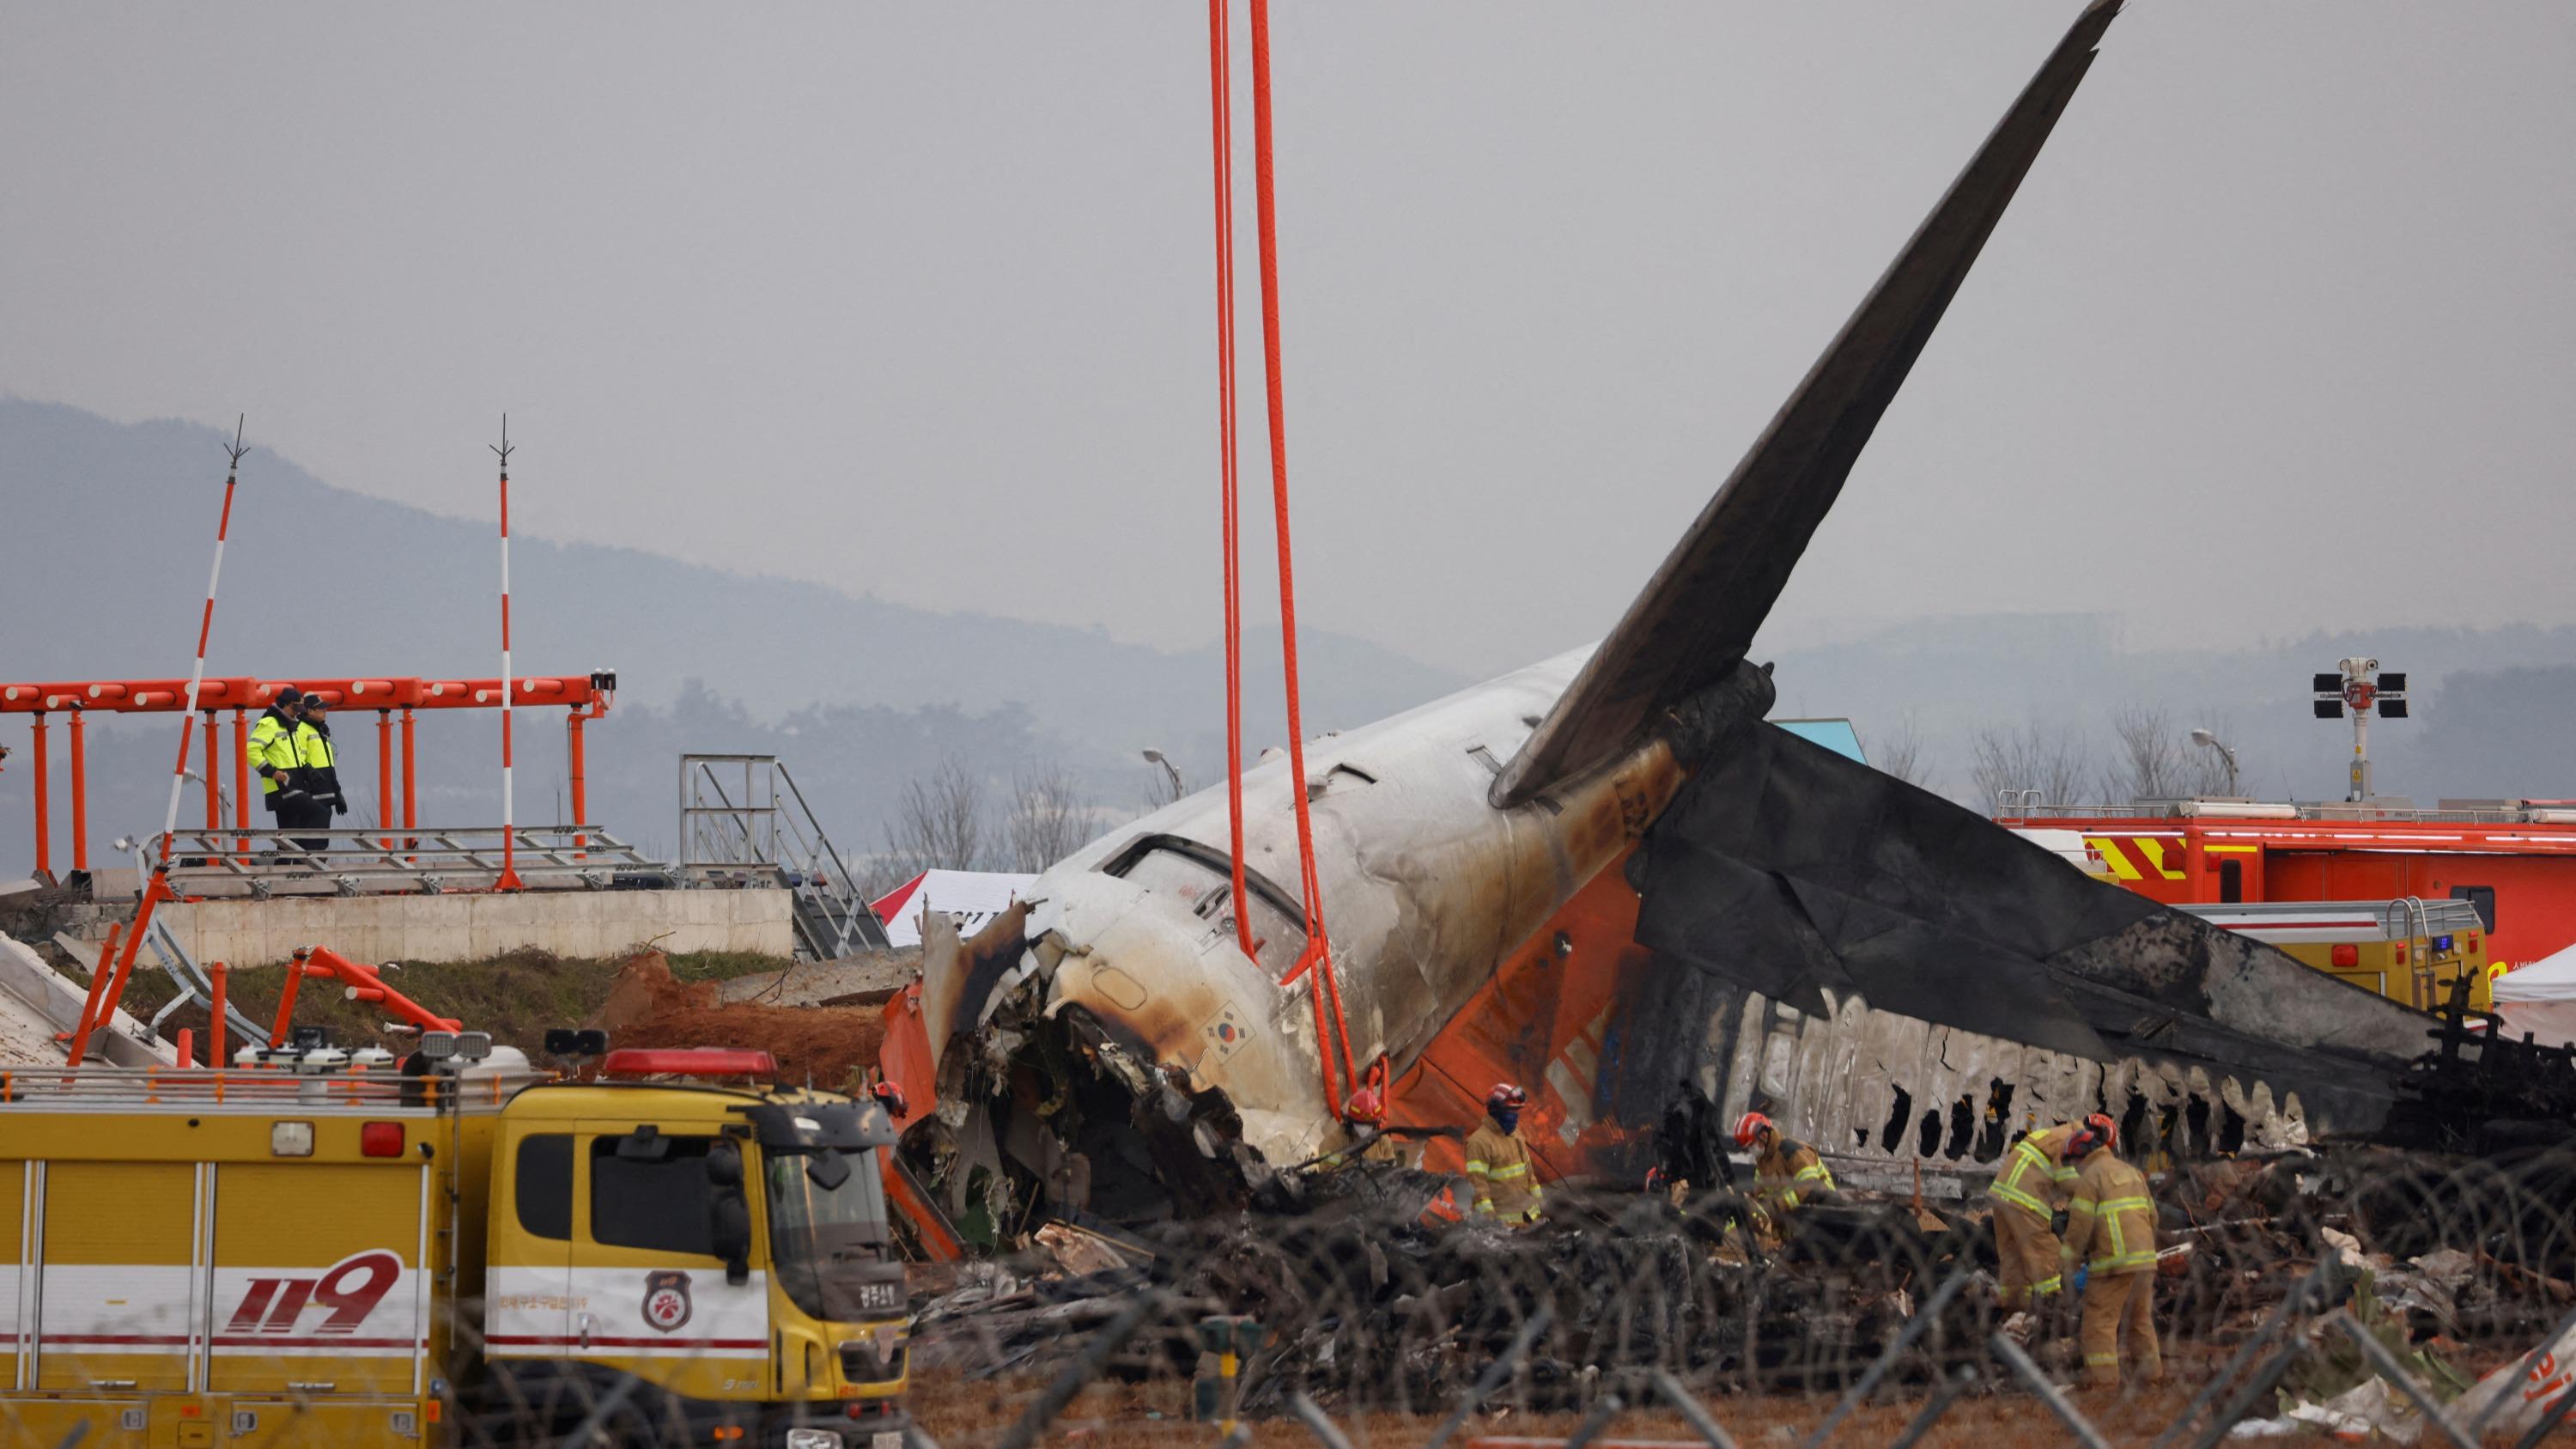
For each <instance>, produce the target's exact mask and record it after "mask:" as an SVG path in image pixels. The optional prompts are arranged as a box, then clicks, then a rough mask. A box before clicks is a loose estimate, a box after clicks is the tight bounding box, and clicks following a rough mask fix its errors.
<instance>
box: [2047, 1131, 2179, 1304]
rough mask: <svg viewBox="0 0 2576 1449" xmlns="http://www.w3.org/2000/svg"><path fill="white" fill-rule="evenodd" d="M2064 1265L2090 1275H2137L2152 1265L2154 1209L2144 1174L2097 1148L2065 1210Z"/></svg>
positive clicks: (2083, 1167)
mask: <svg viewBox="0 0 2576 1449" xmlns="http://www.w3.org/2000/svg"><path fill="white" fill-rule="evenodd" d="M2061 1254H2062V1257H2063V1259H2064V1261H2066V1262H2069V1263H2078V1262H2080V1263H2082V1264H2084V1266H2085V1268H2086V1269H2087V1270H2088V1271H2090V1272H2093V1273H2140V1272H2144V1271H2146V1270H2147V1269H2149V1268H2152V1267H2154V1266H2155V1265H2156V1205H2155V1202H2154V1201H2153V1200H2152V1199H2150V1198H2149V1197H2148V1196H2147V1178H2146V1174H2144V1173H2142V1172H2140V1171H2138V1170H2137V1169H2136V1168H2134V1167H2131V1166H2130V1165H2129V1164H2127V1163H2125V1162H2122V1161H2121V1160H2120V1159H2119V1158H2117V1157H2114V1156H2112V1155H2111V1149H2109V1148H2107V1147H2099V1148H2095V1149H2094V1151H2093V1155H2092V1156H2090V1157H2087V1158H2085V1159H2084V1165H2083V1166H2082V1167H2081V1168H2080V1169H2078V1171H2077V1173H2076V1177H2075V1196H2074V1197H2073V1198H2072V1199H2070V1200H2069V1201H2068V1202H2067V1204H2066V1246H2065V1247H2064V1248H2063V1249H2062V1250H2061Z"/></svg>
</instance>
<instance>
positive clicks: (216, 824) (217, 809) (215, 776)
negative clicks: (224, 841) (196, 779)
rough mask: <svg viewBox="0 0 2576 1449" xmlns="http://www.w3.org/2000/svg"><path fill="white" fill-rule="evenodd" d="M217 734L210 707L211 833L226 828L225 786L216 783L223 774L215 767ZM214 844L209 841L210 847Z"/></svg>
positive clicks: (208, 822) (208, 804) (208, 779)
mask: <svg viewBox="0 0 2576 1449" xmlns="http://www.w3.org/2000/svg"><path fill="white" fill-rule="evenodd" d="M215 734H216V730H215V712H214V711H213V710H211V709H210V710H207V711H206V832H207V833H208V834H210V835H211V834H213V833H214V832H215V831H218V830H221V829H223V828H224V795H223V787H222V786H221V785H219V784H217V783H216V782H217V781H219V780H221V779H223V775H222V774H221V773H219V772H218V771H217V769H216V767H215ZM213 844H214V842H213V841H208V842H207V845H208V846H209V847H210V848H211V847H212V846H213Z"/></svg>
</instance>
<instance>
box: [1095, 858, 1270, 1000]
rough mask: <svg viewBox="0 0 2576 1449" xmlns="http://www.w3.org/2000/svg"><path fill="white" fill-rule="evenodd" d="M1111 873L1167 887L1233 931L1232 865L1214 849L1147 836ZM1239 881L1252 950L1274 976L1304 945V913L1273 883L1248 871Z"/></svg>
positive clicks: (1111, 867)
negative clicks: (1248, 908)
mask: <svg viewBox="0 0 2576 1449" xmlns="http://www.w3.org/2000/svg"><path fill="white" fill-rule="evenodd" d="M1108 869H1109V873H1110V874H1111V875H1115V876H1120V877H1123V878H1125V879H1127V880H1131V881H1134V882H1135V883H1136V884H1138V885H1141V886H1143V887H1144V888H1145V889H1147V890H1149V891H1156V892H1166V891H1168V892H1170V893H1171V894H1173V895H1176V896H1178V897H1180V899H1181V900H1182V902H1183V903H1185V904H1186V905H1188V907H1189V908H1190V911H1191V913H1192V914H1194V915H1196V916H1197V917H1198V918H1199V919H1201V920H1203V921H1206V922H1207V923H1208V924H1209V925H1211V926H1213V927H1217V928H1219V929H1222V930H1224V931H1225V932H1226V933H1227V934H1229V935H1231V934H1232V933H1233V929H1234V928H1233V926H1232V925H1231V924H1230V923H1231V920H1232V915H1233V897H1234V881H1233V866H1232V864H1231V863H1230V862H1229V861H1227V860H1226V858H1225V857H1224V856H1223V855H1222V854H1221V853H1219V852H1216V851H1213V850H1210V849H1208V848H1207V847H1205V846H1203V845H1199V844H1198V843H1197V842H1195V841H1183V840H1180V839H1179V838H1178V837H1173V836H1152V837H1148V838H1147V839H1146V840H1145V841H1143V842H1141V843H1140V846H1139V848H1138V849H1135V850H1132V851H1130V852H1128V853H1127V854H1126V855H1125V856H1122V857H1121V858H1119V859H1118V860H1115V861H1112V862H1111V863H1110V865H1109V867H1108ZM1244 887H1245V890H1246V892H1247V893H1248V894H1249V895H1250V897H1251V903H1252V916H1251V920H1252V942H1253V954H1254V957H1255V958H1256V959H1258V960H1259V961H1260V962H1261V965H1262V967H1263V969H1265V970H1267V971H1268V972H1269V973H1270V974H1271V976H1272V977H1273V978H1274V979H1276V978H1278V977H1281V976H1285V975H1287V974H1288V972H1289V970H1290V969H1291V968H1293V967H1295V966H1296V964H1297V958H1298V956H1299V955H1301V954H1303V953H1304V951H1305V949H1306V926H1305V913H1304V912H1302V911H1298V910H1296V909H1294V908H1292V907H1290V906H1289V905H1288V904H1286V902H1285V899H1284V898H1283V897H1278V896H1275V895H1274V891H1275V889H1276V888H1275V887H1272V886H1271V885H1270V884H1269V882H1267V881H1265V880H1262V879H1260V878H1259V877H1257V876H1255V875H1254V874H1252V873H1251V872H1248V871H1247V872H1246V873H1245V875H1244Z"/></svg>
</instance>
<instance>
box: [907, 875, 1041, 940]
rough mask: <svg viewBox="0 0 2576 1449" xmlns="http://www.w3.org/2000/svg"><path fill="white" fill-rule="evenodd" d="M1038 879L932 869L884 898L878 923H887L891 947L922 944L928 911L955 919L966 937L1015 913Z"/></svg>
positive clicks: (960, 933) (1030, 876) (962, 936)
mask: <svg viewBox="0 0 2576 1449" xmlns="http://www.w3.org/2000/svg"><path fill="white" fill-rule="evenodd" d="M1036 879H1037V877H1036V876H1033V875H1015V874H1012V873H1010V872H1007V871H992V870H926V871H923V872H922V873H921V874H919V875H917V876H914V877H913V878H912V879H910V880H908V881H905V882H904V883H903V884H902V885H900V886H897V887H895V888H894V889H893V890H891V891H888V892H886V893H885V895H883V896H881V897H879V898H878V899H877V901H876V903H875V910H876V913H877V919H878V920H880V921H883V922H885V930H886V942H887V944H889V945H893V946H918V945H920V944H921V913H922V912H924V911H937V912H939V913H940V914H942V915H945V916H947V917H948V918H949V919H950V920H951V921H954V922H955V923H956V925H957V934H958V936H959V938H960V939H963V938H965V937H968V936H972V935H974V934H975V933H976V932H977V931H980V930H982V929H984V927H985V926H986V925H988V924H990V923H991V921H992V919H993V918H994V917H995V916H997V915H1000V914H1001V913H1002V912H1004V911H1006V910H1009V909H1010V907H1011V902H1012V901H1013V900H1015V899H1017V898H1018V897H1019V895H1020V893H1021V892H1023V891H1026V890H1027V889H1028V888H1029V886H1030V884H1031V883H1032V882H1034V881H1035V880H1036Z"/></svg>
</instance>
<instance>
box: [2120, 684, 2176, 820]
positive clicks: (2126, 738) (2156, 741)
mask: <svg viewBox="0 0 2576 1449" xmlns="http://www.w3.org/2000/svg"><path fill="white" fill-rule="evenodd" d="M2111 735H2112V739H2113V747H2112V752H2111V761H2110V763H2109V764H2108V765H2105V766H2104V767H2103V770H2102V781H2101V794H2102V798H2103V799H2104V800H2105V801H2108V802H2111V803H2114V804H2118V803H2123V802H2126V801H2130V800H2166V799H2171V798H2173V797H2174V796H2176V795H2180V794H2182V793H2183V792H2184V779H2185V776H2186V775H2187V773H2188V761H2187V759H2186V756H2185V753H2184V751H2185V748H2186V746H2187V745H2188V743H2189V742H2188V741H2187V740H2186V739H2185V738H2184V737H2183V732H2182V731H2181V730H2180V729H2177V728H2176V727H2175V725H2174V722H2173V719H2172V717H2171V716H2169V715H2167V714H2166V713H2165V712H2164V709H2163V707H2162V706H2159V705H2152V704H2124V705H2122V706H2120V707H2119V708H2118V709H2116V710H2113V711H2112V712H2111Z"/></svg>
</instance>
